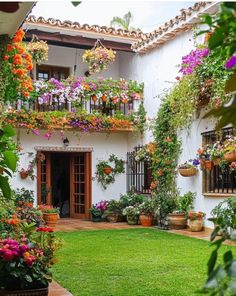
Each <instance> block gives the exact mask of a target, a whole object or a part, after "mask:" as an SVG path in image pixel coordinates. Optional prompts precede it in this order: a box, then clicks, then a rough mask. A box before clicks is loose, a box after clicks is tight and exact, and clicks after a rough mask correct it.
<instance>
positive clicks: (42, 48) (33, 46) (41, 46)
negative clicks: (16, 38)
mask: <svg viewBox="0 0 236 296" xmlns="http://www.w3.org/2000/svg"><path fill="white" fill-rule="evenodd" d="M26 48H27V50H28V52H29V53H30V54H31V57H32V60H33V61H34V62H35V63H36V64H38V65H40V64H41V63H42V62H43V61H47V60H48V45H47V42H46V41H42V40H40V41H39V40H38V41H35V40H32V41H31V42H29V43H27V46H26Z"/></svg>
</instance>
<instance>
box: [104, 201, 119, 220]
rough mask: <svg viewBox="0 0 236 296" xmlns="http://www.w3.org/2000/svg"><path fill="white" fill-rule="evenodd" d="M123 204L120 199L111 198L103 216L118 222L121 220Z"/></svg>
mask: <svg viewBox="0 0 236 296" xmlns="http://www.w3.org/2000/svg"><path fill="white" fill-rule="evenodd" d="M121 216H122V204H121V202H120V201H119V200H114V199H112V200H110V201H109V202H108V205H107V210H106V211H105V212H104V214H103V217H105V218H106V219H107V221H108V222H112V223H116V222H118V221H120V220H121Z"/></svg>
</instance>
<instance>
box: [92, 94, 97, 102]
mask: <svg viewBox="0 0 236 296" xmlns="http://www.w3.org/2000/svg"><path fill="white" fill-rule="evenodd" d="M97 99H98V98H97V96H95V95H92V101H93V102H94V103H95V102H97Z"/></svg>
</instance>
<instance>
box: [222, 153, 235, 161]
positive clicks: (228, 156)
mask: <svg viewBox="0 0 236 296" xmlns="http://www.w3.org/2000/svg"><path fill="white" fill-rule="evenodd" d="M224 159H225V160H226V161H228V162H233V161H236V151H233V152H228V153H225V154H224Z"/></svg>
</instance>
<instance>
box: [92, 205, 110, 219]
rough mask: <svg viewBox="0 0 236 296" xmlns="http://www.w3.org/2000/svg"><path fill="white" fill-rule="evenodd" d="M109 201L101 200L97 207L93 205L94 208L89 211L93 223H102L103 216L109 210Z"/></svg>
mask: <svg viewBox="0 0 236 296" xmlns="http://www.w3.org/2000/svg"><path fill="white" fill-rule="evenodd" d="M107 205H108V201H107V200H101V201H100V202H98V203H97V204H95V205H92V207H91V208H90V209H89V212H90V214H91V218H92V221H93V222H101V221H102V217H103V214H104V213H105V211H106V210H107Z"/></svg>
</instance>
